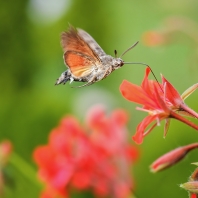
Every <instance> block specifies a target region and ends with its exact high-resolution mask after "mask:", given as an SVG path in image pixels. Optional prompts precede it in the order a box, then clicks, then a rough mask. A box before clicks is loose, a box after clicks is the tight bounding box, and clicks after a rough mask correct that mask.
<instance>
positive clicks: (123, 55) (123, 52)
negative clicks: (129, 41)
mask: <svg viewBox="0 0 198 198" xmlns="http://www.w3.org/2000/svg"><path fill="white" fill-rule="evenodd" d="M138 43H139V41H137V42H136V43H134V44H133V45H132V46H131V47H129V48H128V49H127V50H126V51H124V52H123V53H122V54H121V56H120V58H122V57H123V56H124V55H125V54H126V53H127V52H128V51H130V50H131V49H133V48H134V47H135V46H136V45H137V44H138Z"/></svg>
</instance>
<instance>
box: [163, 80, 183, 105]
mask: <svg viewBox="0 0 198 198" xmlns="http://www.w3.org/2000/svg"><path fill="white" fill-rule="evenodd" d="M162 81H163V85H164V84H165V83H166V89H165V96H166V98H167V99H168V100H169V101H170V102H171V103H172V104H173V105H174V106H179V105H180V104H181V103H183V100H182V98H181V97H180V94H179V93H178V91H177V90H176V89H175V88H174V87H173V85H172V84H171V83H170V82H169V81H168V80H166V79H165V78H164V76H162Z"/></svg>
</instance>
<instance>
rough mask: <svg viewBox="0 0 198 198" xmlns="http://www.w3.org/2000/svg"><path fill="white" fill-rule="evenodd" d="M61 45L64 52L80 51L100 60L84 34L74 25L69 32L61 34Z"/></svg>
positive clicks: (95, 59)
mask: <svg viewBox="0 0 198 198" xmlns="http://www.w3.org/2000/svg"><path fill="white" fill-rule="evenodd" d="M61 45H62V48H63V51H64V53H67V51H74V52H79V53H81V54H84V55H86V56H88V57H92V59H93V60H94V61H100V59H99V57H98V55H97V54H96V53H95V51H93V50H92V48H91V47H90V46H89V44H88V43H87V42H86V40H84V38H83V37H82V35H80V34H79V32H78V31H77V30H76V29H74V28H73V27H72V26H70V28H69V30H68V31H67V32H63V33H62V34H61Z"/></svg>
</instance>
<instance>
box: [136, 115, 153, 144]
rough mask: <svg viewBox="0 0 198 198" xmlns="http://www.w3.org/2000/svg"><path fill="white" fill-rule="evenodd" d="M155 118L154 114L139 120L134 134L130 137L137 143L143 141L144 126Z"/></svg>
mask: <svg viewBox="0 0 198 198" xmlns="http://www.w3.org/2000/svg"><path fill="white" fill-rule="evenodd" d="M155 119H156V116H147V117H146V118H144V120H143V121H142V122H140V124H139V125H138V127H137V131H136V133H135V135H134V136H133V137H132V139H133V140H134V141H135V142H136V143H137V144H141V143H142V142H143V138H144V131H145V129H146V127H147V126H148V125H149V124H150V123H151V122H152V121H153V120H155Z"/></svg>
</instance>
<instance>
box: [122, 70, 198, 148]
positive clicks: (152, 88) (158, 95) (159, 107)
mask: <svg viewBox="0 0 198 198" xmlns="http://www.w3.org/2000/svg"><path fill="white" fill-rule="evenodd" d="M149 73H150V69H149V68H146V72H145V76H144V79H143V82H142V84H141V86H138V85H135V84H132V83H130V82H128V81H126V80H124V81H123V82H122V84H121V86H120V91H121V93H122V95H123V96H124V97H125V98H126V99H128V100H129V101H131V102H135V103H138V104H141V105H143V106H142V108H139V107H138V108H137V109H138V110H141V111H146V112H148V113H149V116H147V117H146V118H145V119H144V120H143V121H142V122H141V123H140V124H139V125H138V127H137V131H136V134H135V135H134V136H133V140H134V141H135V142H136V143H138V144H141V143H142V141H143V138H144V136H145V135H147V134H148V133H149V132H150V131H151V130H152V129H153V128H154V127H155V126H157V125H160V121H161V120H165V122H166V123H165V130H164V136H165V135H166V133H167V131H168V126H169V123H170V118H175V119H177V120H180V121H181V122H184V123H185V124H187V125H189V126H191V127H193V128H194V129H196V130H198V126H196V125H195V124H193V123H192V122H190V121H189V120H187V119H185V118H184V117H182V116H181V115H179V114H178V113H180V114H182V115H188V116H192V117H196V118H198V114H197V113H196V112H194V111H193V110H192V109H190V108H189V107H188V106H187V105H186V104H185V103H184V99H185V98H186V97H188V96H189V95H190V94H191V93H192V92H193V91H194V90H195V89H196V88H197V87H198V84H195V85H193V86H192V87H190V88H189V89H188V90H186V91H185V92H184V93H183V94H182V95H181V96H180V95H179V93H178V92H177V90H176V89H175V88H174V87H173V86H172V85H171V83H170V82H169V81H167V80H166V79H165V78H164V77H163V76H162V83H161V84H159V83H158V82H156V81H153V80H148V75H149ZM152 122H154V124H153V126H151V127H150V128H149V129H148V130H147V131H145V130H146V128H147V127H148V126H149V125H150V124H151V123H152Z"/></svg>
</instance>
